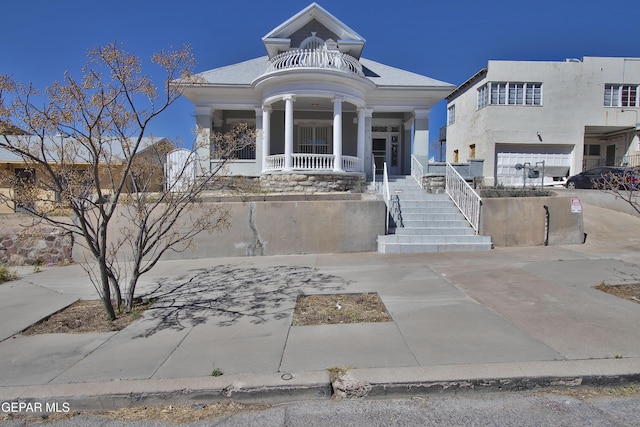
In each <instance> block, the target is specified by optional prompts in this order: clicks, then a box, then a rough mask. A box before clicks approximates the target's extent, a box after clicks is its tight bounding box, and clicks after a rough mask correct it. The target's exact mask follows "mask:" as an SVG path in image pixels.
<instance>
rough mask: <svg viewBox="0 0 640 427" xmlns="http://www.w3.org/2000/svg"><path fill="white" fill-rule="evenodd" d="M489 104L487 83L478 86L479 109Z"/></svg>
mask: <svg viewBox="0 0 640 427" xmlns="http://www.w3.org/2000/svg"><path fill="white" fill-rule="evenodd" d="M486 106H487V85H483V86H481V87H480V88H478V110H480V109H482V108H484V107H486Z"/></svg>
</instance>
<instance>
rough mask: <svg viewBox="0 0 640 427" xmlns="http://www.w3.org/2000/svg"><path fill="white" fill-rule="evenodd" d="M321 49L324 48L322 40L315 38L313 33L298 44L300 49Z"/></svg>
mask: <svg viewBox="0 0 640 427" xmlns="http://www.w3.org/2000/svg"><path fill="white" fill-rule="evenodd" d="M322 47H324V40H322V39H321V38H320V37H318V36H316V33H315V31H314V32H312V33H311V36H310V37H307V38H306V39H304V40H302V42H301V43H300V49H310V50H316V49H320V48H322Z"/></svg>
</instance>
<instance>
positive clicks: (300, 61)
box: [265, 49, 364, 77]
mask: <svg viewBox="0 0 640 427" xmlns="http://www.w3.org/2000/svg"><path fill="white" fill-rule="evenodd" d="M270 62H271V64H270V65H269V68H268V69H267V72H266V73H265V74H268V73H272V72H276V71H282V70H292V69H300V68H303V69H309V68H315V69H323V70H334V71H340V72H343V73H347V74H355V75H357V76H360V77H364V72H363V71H362V65H361V64H360V62H358V60H357V59H355V58H354V57H352V56H349V55H346V54H344V53H342V52H339V51H333V50H326V49H295V50H290V51H288V52H284V53H281V54H280V55H277V56H275V57H273V58H272V59H271V60H270Z"/></svg>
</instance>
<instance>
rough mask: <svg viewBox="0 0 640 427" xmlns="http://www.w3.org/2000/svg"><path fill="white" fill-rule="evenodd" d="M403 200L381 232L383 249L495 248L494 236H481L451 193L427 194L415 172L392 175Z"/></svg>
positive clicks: (395, 191)
mask: <svg viewBox="0 0 640 427" xmlns="http://www.w3.org/2000/svg"><path fill="white" fill-rule="evenodd" d="M389 189H390V192H391V194H392V195H393V196H395V195H397V196H398V200H399V214H395V218H394V220H393V221H391V222H390V225H389V234H388V235H386V236H378V252H380V253H424V252H451V251H481V250H489V249H491V237H490V236H478V235H476V234H475V230H474V229H473V228H472V227H471V225H470V224H469V222H468V221H467V220H466V219H465V217H464V216H463V215H462V213H460V211H459V210H458V208H457V207H456V205H455V204H454V203H453V201H452V200H451V199H450V198H449V196H448V195H447V194H427V193H426V192H424V190H422V189H421V188H420V187H419V186H418V184H417V183H416V181H415V180H414V179H413V177H411V176H398V177H390V178H389Z"/></svg>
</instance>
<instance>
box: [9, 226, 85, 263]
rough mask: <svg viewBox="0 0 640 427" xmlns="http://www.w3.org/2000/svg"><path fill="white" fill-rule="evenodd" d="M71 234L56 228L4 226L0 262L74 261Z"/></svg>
mask: <svg viewBox="0 0 640 427" xmlns="http://www.w3.org/2000/svg"><path fill="white" fill-rule="evenodd" d="M72 249H73V237H72V235H71V233H66V232H64V231H63V230H60V229H57V228H53V227H26V228H25V227H20V226H17V227H2V230H1V231H0V265H50V264H60V263H68V262H71V261H72Z"/></svg>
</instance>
